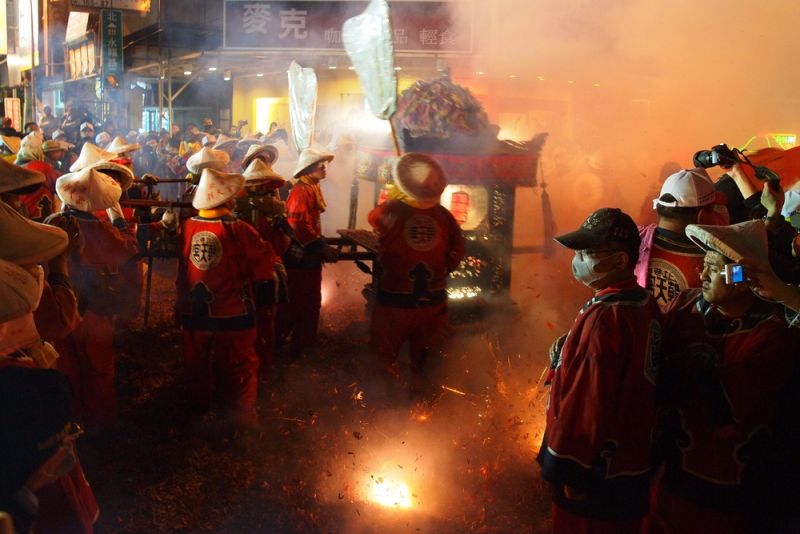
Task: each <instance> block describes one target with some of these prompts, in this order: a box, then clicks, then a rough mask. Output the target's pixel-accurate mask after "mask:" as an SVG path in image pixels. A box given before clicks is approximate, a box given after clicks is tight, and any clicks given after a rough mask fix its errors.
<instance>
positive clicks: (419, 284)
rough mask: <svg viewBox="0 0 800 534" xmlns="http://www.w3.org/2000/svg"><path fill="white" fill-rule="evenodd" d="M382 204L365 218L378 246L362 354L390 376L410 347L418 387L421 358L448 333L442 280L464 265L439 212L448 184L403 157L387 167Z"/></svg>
mask: <svg viewBox="0 0 800 534" xmlns="http://www.w3.org/2000/svg"><path fill="white" fill-rule="evenodd" d="M392 179H393V185H392V187H391V189H390V192H389V200H387V201H386V202H384V203H383V204H381V205H380V206H378V207H377V208H375V209H373V210H372V211H371V212H370V213H369V215H368V216H367V220H368V221H369V223H370V225H371V226H372V227H373V228H374V229H375V231H377V233H378V236H379V239H380V248H379V251H378V265H379V267H378V275H377V277H376V278H377V280H376V283H377V302H376V303H375V308H374V310H373V312H372V321H371V323H370V336H369V347H370V349H371V351H372V353H373V354H374V356H375V357H376V358H377V359H378V363H379V365H380V367H382V368H383V369H384V370H385V371H386V372H387V373H388V374H389V375H390V376H398V371H397V369H396V366H397V358H398V355H399V353H400V349H401V347H402V346H403V344H404V343H405V342H408V343H409V354H410V359H411V372H412V381H413V385H414V387H419V386H421V385H422V382H424V375H423V371H424V364H425V357H426V355H427V353H428V352H429V351H430V350H431V349H432V348H433V347H434V346H435V345H436V344H437V342H438V341H441V340H440V339H439V338H440V337H441V335H442V334H443V332H444V331H445V330H446V329H447V325H448V316H447V288H446V286H447V276H448V274H449V273H450V272H451V271H453V270H454V269H455V268H456V267H458V264H459V263H460V262H461V259H462V258H463V257H464V249H465V242H464V236H463V235H462V233H461V228H459V226H458V223H457V222H456V220H455V218H453V215H452V214H451V213H450V212H449V211H447V209H445V208H444V207H443V206H441V205H440V204H439V197H440V196H441V194H442V192H443V191H444V188H445V186H446V185H447V180H446V177H445V175H444V172H443V171H442V169H441V167H440V166H439V164H438V163H437V162H436V161H435V160H433V159H432V158H430V157H429V156H426V155H424V154H418V153H414V152H410V153H408V154H404V155H403V156H401V157H400V158H399V159H398V160H397V161H396V162H395V164H394V166H393V167H392Z"/></svg>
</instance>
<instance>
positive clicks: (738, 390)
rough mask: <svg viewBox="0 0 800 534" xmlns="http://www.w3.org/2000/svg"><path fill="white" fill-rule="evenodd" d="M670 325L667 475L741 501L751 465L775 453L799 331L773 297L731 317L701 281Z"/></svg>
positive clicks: (710, 501)
mask: <svg viewBox="0 0 800 534" xmlns="http://www.w3.org/2000/svg"><path fill="white" fill-rule="evenodd" d="M664 333H665V343H664V349H665V358H666V360H665V361H666V362H667V364H666V367H665V369H666V371H665V375H664V387H665V390H666V392H667V399H668V406H669V407H670V408H671V416H672V418H671V420H670V418H669V417H668V418H667V422H668V424H667V425H666V431H667V432H668V436H667V438H668V444H669V445H668V450H669V451H670V452H671V454H670V455H668V458H667V470H666V474H665V483H667V485H668V486H669V487H671V488H672V489H673V490H674V491H676V492H678V493H680V494H682V495H684V496H685V497H687V498H689V499H690V500H692V501H694V502H699V504H702V505H707V506H717V505H718V506H719V507H730V506H733V507H736V506H740V505H741V504H743V502H744V501H743V500H742V499H743V498H744V495H743V494H742V489H743V488H742V485H743V482H744V480H745V478H746V473H747V471H748V468H749V466H750V465H753V464H754V463H755V464H756V465H760V464H761V462H762V461H763V460H764V459H765V458H764V455H765V454H768V453H769V448H768V447H767V444H768V443H769V442H770V437H769V435H770V433H771V432H770V431H771V427H772V425H773V422H774V421H775V419H776V414H777V412H778V409H779V405H780V399H781V395H782V393H783V390H784V388H785V387H786V386H787V384H788V382H789V380H790V379H791V376H792V372H793V370H794V367H795V361H796V360H797V355H798V353H797V347H799V346H800V343H798V332H797V331H795V330H792V329H790V328H788V327H787V325H786V323H785V322H784V321H783V319H782V317H781V316H780V314H779V313H777V312H775V311H774V308H773V307H772V306H771V305H769V304H766V303H761V302H759V303H757V304H756V305H755V306H754V307H753V308H752V309H751V310H750V311H749V312H748V313H747V315H746V316H745V317H743V318H737V319H733V320H730V319H727V318H725V317H724V316H722V315H721V314H720V313H719V312H718V311H717V310H716V309H715V308H714V307H712V306H711V305H710V304H709V303H708V302H706V301H705V300H704V299H703V298H702V294H701V291H700V290H699V289H693V290H688V291H684V292H682V293H681V294H680V295H679V296H678V298H677V299H675V300H674V301H673V302H672V303H671V305H670V307H669V308H668V309H667V312H666V316H665V323H664ZM793 409H794V410H796V409H797V407H796V406H795V407H794V408H793Z"/></svg>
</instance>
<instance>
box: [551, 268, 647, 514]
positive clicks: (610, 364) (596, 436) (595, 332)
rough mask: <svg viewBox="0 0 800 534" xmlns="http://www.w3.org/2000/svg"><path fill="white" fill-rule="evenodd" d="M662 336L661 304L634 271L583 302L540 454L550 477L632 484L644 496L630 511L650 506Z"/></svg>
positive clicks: (564, 353) (585, 484)
mask: <svg viewBox="0 0 800 534" xmlns="http://www.w3.org/2000/svg"><path fill="white" fill-rule="evenodd" d="M660 343H661V325H660V313H659V310H658V306H657V305H656V303H655V302H654V301H653V298H652V297H651V296H650V294H649V293H648V292H647V290H645V289H643V288H641V287H639V286H638V285H637V284H636V280H635V279H634V278H630V279H629V280H627V281H624V282H620V283H618V284H616V285H613V286H611V287H608V288H606V289H604V290H603V291H600V292H598V293H597V294H596V295H595V296H594V298H592V299H591V300H590V301H589V302H588V303H587V304H586V305H585V306H584V307H583V309H582V310H581V312H580V314H579V315H578V317H577V319H575V324H574V325H573V326H572V328H571V329H570V331H569V333H568V334H567V338H566V341H565V342H564V346H563V348H562V350H561V360H560V363H559V365H558V367H557V368H556V370H555V373H554V377H553V382H552V386H551V390H550V398H549V402H548V408H547V428H546V431H545V440H544V443H543V444H542V449H541V451H540V454H539V463H540V464H541V466H542V475H543V477H544V478H545V479H546V480H548V481H550V482H553V483H555V484H568V485H570V486H574V487H576V488H579V489H581V490H587V488H596V487H602V486H603V485H604V484H608V485H614V484H617V485H618V486H625V488H624V489H625V490H626V491H628V490H633V491H634V495H633V496H632V497H631V499H632V500H633V499H638V500H640V501H642V502H640V503H639V504H638V505H634V503H633V502H631V503H630V510H629V511H628V513H632V514H633V515H637V512H636V511H635V509H637V508H638V515H640V516H641V515H644V514H645V513H646V511H647V507H646V503H647V487H648V485H647V484H648V482H647V481H648V477H649V473H650V469H651V467H652V462H651V454H652V453H651V449H652V446H651V439H650V435H651V432H652V430H653V426H654V423H655V413H656V412H655V395H656V388H655V381H656V375H657V365H658V361H657V359H658V355H659V353H660V352H659V351H660ZM620 511H623V510H620Z"/></svg>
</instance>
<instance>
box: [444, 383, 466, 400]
mask: <svg viewBox="0 0 800 534" xmlns="http://www.w3.org/2000/svg"><path fill="white" fill-rule="evenodd" d="M442 389H443V390H445V391H449V392H450V393H455V394H456V395H461V396H462V397H466V396H467V394H466V393H464V392H463V391H459V390H457V389H456V388H451V387H449V386H442Z"/></svg>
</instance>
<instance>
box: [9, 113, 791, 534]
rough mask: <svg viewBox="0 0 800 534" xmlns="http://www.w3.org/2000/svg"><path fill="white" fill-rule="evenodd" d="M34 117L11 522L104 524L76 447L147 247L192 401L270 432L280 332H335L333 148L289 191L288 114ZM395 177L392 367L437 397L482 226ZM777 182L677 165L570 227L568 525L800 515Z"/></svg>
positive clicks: (783, 221) (433, 173)
mask: <svg viewBox="0 0 800 534" xmlns="http://www.w3.org/2000/svg"><path fill="white" fill-rule="evenodd" d="M28 129H29V132H28V133H27V135H25V136H24V137H21V138H19V137H16V139H18V141H19V142H18V143H16V142H14V141H13V140H11V139H12V138H13V137H14V136H13V135H10V134H9V132H8V131H7V130H4V133H3V146H4V149H5V150H6V152H8V153H9V154H8V156H9V157H8V158H0V200H2V202H0V235H2V242H3V246H2V247H0V296H2V298H1V299H0V417H2V418H3V426H4V428H14V429H15V431H14V432H4V433H3V434H2V437H0V451H2V454H0V458H2V461H0V510H4V511H7V512H8V513H10V514H11V516H12V517H13V519H14V528H15V529H16V531H17V532H29V531H31V530H36V529H40V530H41V531H43V532H44V531H76V532H92V531H93V524H94V522H95V521H96V519H97V515H98V506H97V503H96V502H95V499H94V496H93V494H92V492H91V488H90V487H89V485H88V484H87V483H86V478H85V476H84V473H83V471H82V468H81V465H80V461H79V459H78V458H77V455H76V453H75V447H74V441H75V439H77V438H78V436H80V434H81V433H82V432H83V428H85V429H86V431H88V432H105V431H108V429H112V428H113V427H114V425H115V424H116V421H117V403H118V399H117V395H116V392H115V388H114V375H115V357H114V336H115V332H119V331H120V329H124V328H126V327H127V326H128V325H130V324H131V322H132V321H134V320H135V319H136V318H137V317H138V316H139V313H140V306H141V303H142V298H143V295H142V293H143V291H142V288H143V277H144V265H143V261H142V257H143V255H145V254H146V253H147V251H148V249H150V248H152V247H153V246H155V245H154V244H155V243H157V242H173V243H175V247H174V255H175V256H176V257H177V259H178V273H177V280H176V292H177V296H176V303H175V316H176V321H177V324H178V325H179V326H180V329H181V334H182V342H183V362H184V368H185V375H186V383H187V386H188V387H187V390H188V395H189V405H190V406H191V408H192V410H193V411H194V412H195V413H196V414H197V415H198V416H200V417H203V416H205V415H206V414H208V413H209V412H210V411H212V410H213V411H215V413H218V414H221V416H222V417H224V418H225V420H226V421H228V422H229V423H230V425H231V427H232V428H236V429H241V430H242V431H246V429H249V428H254V427H257V426H258V425H259V416H258V413H257V410H256V397H257V392H258V388H259V384H260V383H261V382H262V381H263V380H264V379H265V378H266V377H268V376H269V373H270V370H271V369H272V368H273V365H274V360H275V355H276V350H277V348H278V347H280V346H283V347H285V348H286V353H287V354H288V357H289V358H299V357H301V356H302V355H303V354H304V353H305V351H307V350H309V349H310V348H311V347H313V346H314V345H315V342H316V336H317V328H318V323H319V316H320V308H321V281H322V266H323V264H324V263H326V262H335V261H337V259H338V257H339V250H338V249H337V248H335V247H332V246H330V245H329V244H328V243H327V242H326V241H325V238H324V237H323V235H322V231H321V224H320V218H321V214H322V213H323V212H324V211H325V209H326V207H327V205H326V201H325V197H324V195H323V192H322V189H321V188H320V182H321V181H322V180H324V179H325V178H326V175H327V168H328V165H329V163H330V162H331V161H332V160H333V159H334V157H335V156H334V154H332V153H328V152H324V151H321V150H317V149H315V148H306V149H304V150H303V151H302V152H301V153H300V154H299V157H298V158H297V160H296V162H294V163H293V168H292V170H291V177H290V178H291V179H292V180H291V182H292V187H291V188H290V189H289V191H288V195H287V194H286V189H287V188H286V186H287V185H288V183H289V181H290V180H288V179H287V177H286V176H284V175H282V173H280V172H277V171H276V167H275V166H276V163H277V162H278V161H279V160H280V158H281V155H282V149H281V143H282V142H283V143H285V142H286V141H288V140H287V139H285V131H283V130H280V129H277V128H276V129H275V131H273V132H270V133H269V135H265V136H261V135H252V136H244V137H241V138H237V137H233V136H228V135H225V134H223V133H221V132H219V131H218V130H216V129H215V128H214V126H213V123H211V121H204V124H203V129H202V130H201V129H200V128H198V127H197V126H196V125H187V127H186V129H185V131H184V132H183V134H182V133H181V131H180V129H177V128H174V129H173V131H172V132H171V133H170V135H167V136H164V137H159V136H156V137H155V138H150V137H148V136H145V137H144V138H140V136H139V134H137V133H136V132H131V134H132V135H131V136H120V135H116V132H115V131H114V130H113V126H109V125H103V127H102V131H101V132H100V133H99V134H96V133H95V125H94V124H93V122H92V120H91V118H90V117H86V116H84V115H81V114H80V113H77V112H76V113H73V112H72V110H71V109H70V110H68V112H67V114H66V115H65V117H64V118H63V119H62V120H60V121H59V120H56V119H55V118H53V117H52V114H51V113H50V112H49V110H47V109H46V110H45V116H44V118H43V120H42V121H41V122H40V124H39V125H35V124H33V125H30V126H29V128H28ZM281 132H282V133H281ZM7 134H9V135H7ZM133 134H135V136H134V135H133ZM134 137H135V138H134ZM142 141H143V142H142ZM148 147H149V150H148ZM153 154H159V155H162V154H163V155H164V157H163V158H161V159H159V158H153V157H152V155H153ZM10 159H13V162H12V161H9V160H10ZM154 161H159V162H160V163H159V164H160V165H163V166H164V167H161V168H155V167H154V165H155V163H154ZM165 167H168V168H169V169H170V170H171V172H172V175H171V176H173V177H175V178H176V179H178V180H182V182H181V184H182V185H184V187H183V188H182V190H181V191H180V195H181V198H182V202H181V203H179V206H178V207H177V209H175V210H173V209H172V208H169V207H168V209H164V207H163V206H161V205H160V203H159V201H158V199H157V197H155V196H153V195H149V194H148V193H149V192H150V191H152V189H153V187H154V186H157V185H158V183H159V178H158V177H162V178H161V180H162V181H164V179H163V177H164V176H170V175H169V174H164V172H163V169H164V168H165ZM391 178H392V182H391V184H390V185H389V186H388V189H387V194H386V199H385V201H383V202H382V203H381V204H380V205H378V206H377V207H375V208H374V209H373V211H372V212H370V214H369V217H368V221H369V223H370V225H371V226H372V227H373V229H374V230H375V232H376V236H377V240H378V243H379V246H378V250H377V252H376V262H375V269H376V273H375V280H376V287H375V288H374V289H375V296H376V297H375V302H374V304H373V306H372V308H371V309H372V312H371V313H372V315H371V321H370V340H369V349H370V353H371V354H372V362H373V367H374V370H375V379H376V380H383V381H386V382H387V383H389V384H395V385H397V384H408V385H409V387H411V388H413V389H416V390H424V387H425V361H426V356H427V355H428V353H429V351H431V350H433V349H434V348H435V347H436V346H437V344H438V343H439V342H440V338H441V335H442V333H443V332H444V331H446V329H447V323H448V316H447V293H446V285H447V277H448V274H449V273H450V272H452V271H453V270H455V269H456V268H457V267H458V265H459V264H460V262H461V261H462V259H463V257H464V254H465V240H464V236H463V235H462V232H461V230H460V228H459V225H458V223H457V222H456V220H455V219H454V218H453V216H452V215H451V213H450V212H449V211H448V210H447V209H445V208H444V207H442V206H441V205H440V203H439V201H440V196H441V194H442V192H443V191H444V189H445V187H446V185H447V178H446V175H445V173H444V171H443V170H442V168H441V167H440V166H439V164H438V163H437V162H436V161H435V160H434V159H433V158H431V157H429V156H426V155H424V154H420V153H407V154H404V155H402V156H401V157H399V158H397V159H396V161H395V163H394V164H393V166H392V170H391ZM162 185H166V184H162ZM759 185H760V182H759V181H758V180H757V179H756V178H755V177H754V176H753V173H752V171H751V170H750V169H749V168H748V167H747V166H746V165H745V164H744V161H743V162H741V163H736V164H735V165H733V166H732V167H731V168H730V169H728V171H727V174H726V175H725V177H724V178H723V179H721V180H719V181H718V182H717V183H716V184H715V183H714V182H713V181H712V180H711V179H710V177H709V176H708V174H707V173H706V171H705V170H704V169H702V168H694V169H685V170H681V171H679V172H677V173H675V174H673V175H671V176H669V177H668V178H667V179H666V181H665V182H664V184H663V187H662V189H661V192H660V194H659V196H658V198H656V199H655V200H654V201H653V209H654V210H655V211H656V213H657V223H655V224H650V225H642V226H637V225H636V223H635V222H634V221H633V220H632V219H631V218H630V217H629V216H628V215H626V214H625V213H623V212H622V211H621V210H619V209H617V208H609V207H604V208H600V209H598V210H597V211H595V212H594V213H593V214H591V215H590V216H589V217H588V218H587V219H586V221H585V222H584V223H583V225H582V226H581V227H580V228H579V229H577V230H576V231H574V232H570V233H568V234H564V235H561V236H558V237H557V238H556V240H557V241H558V242H559V243H561V244H562V245H564V246H565V247H567V248H569V249H572V250H574V251H575V254H574V258H573V261H572V272H573V275H574V277H575V278H576V279H577V280H578V281H580V282H582V283H583V284H585V285H586V286H588V287H589V288H591V289H592V290H593V291H594V296H593V297H592V298H591V300H589V301H588V302H587V303H586V305H585V306H584V307H583V308H582V309H581V310H580V312H579V314H578V316H577V318H576V320H575V324H574V325H573V327H572V328H571V329H570V331H569V332H568V333H567V334H565V335H564V336H562V337H561V338H559V339H558V340H556V342H554V343H553V346H552V347H551V359H552V365H551V373H550V377H549V383H550V388H551V390H550V401H549V403H548V412H547V428H546V433H545V438H544V442H543V444H542V447H541V450H540V454H539V458H538V459H539V463H540V465H541V467H542V474H543V477H544V478H545V479H546V480H548V481H549V482H551V484H552V486H553V503H554V504H553V525H554V530H555V531H556V532H640V531H645V532H676V533H677V532H680V533H682V532H699V531H700V530H708V531H711V532H717V531H719V532H748V531H754V530H756V531H765V530H764V529H766V530H770V529H772V530H777V529H780V528H787V527H788V528H789V529H791V528H792V527H793V526H794V527H796V526H797V525H798V523H797V517H795V515H793V510H792V507H791V505H790V502H791V498H792V497H793V496H794V495H795V494H794V493H793V491H791V488H794V487H797V484H798V482H800V465H798V464H797V461H796V460H795V459H794V457H793V454H792V451H793V450H796V447H797V445H800V444H799V443H797V441H796V437H795V436H796V435H800V432H797V430H798V427H797V424H798V422H799V421H798V420H797V418H796V417H794V414H793V410H792V408H793V404H794V402H795V401H796V400H797V398H796V396H795V392H796V391H798V389H797V388H798V386H800V382H798V378H800V374H798V370H799V369H798V368H797V366H796V365H795V359H796V354H797V348H798V346H800V345H798V340H799V339H800V337H799V336H800V329H798V328H797V327H798V326H800V319H799V317H800V313H799V312H800V288H798V286H797V283H798V281H800V260H798V256H800V237H798V233H797V229H796V228H793V227H792V225H791V223H790V222H789V220H794V221H796V220H797V219H796V217H795V218H794V219H792V217H793V216H794V215H795V214H796V212H797V211H798V207H797V205H796V203H797V199H796V197H795V196H794V195H793V194H791V192H790V194H785V193H784V192H783V191H782V190H781V188H780V186H779V184H778V183H777V182H774V181H771V182H768V183H766V184H764V185H763V187H759ZM281 192H284V193H283V195H284V196H283V198H282V195H281ZM136 200H138V201H140V203H139V204H136V203H135V202H131V201H136ZM737 277H738V278H737ZM406 343H408V345H409V354H410V378H409V376H405V374H404V373H403V372H402V371H401V367H400V366H399V365H398V358H399V355H400V350H401V347H403V345H404V344H406ZM260 379H261V380H260ZM237 431H238V430H237ZM777 488H781V491H776V489H777ZM784 488H790V490H784ZM48 529H49V530H48Z"/></svg>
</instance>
